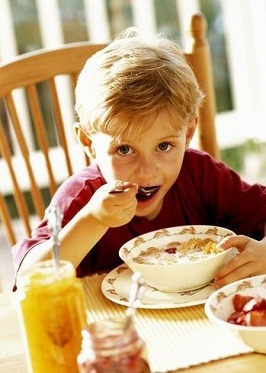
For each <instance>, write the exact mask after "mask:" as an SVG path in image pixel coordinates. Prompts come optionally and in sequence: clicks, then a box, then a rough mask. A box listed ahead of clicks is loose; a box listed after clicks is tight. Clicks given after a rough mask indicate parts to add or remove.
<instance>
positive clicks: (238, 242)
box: [217, 236, 250, 251]
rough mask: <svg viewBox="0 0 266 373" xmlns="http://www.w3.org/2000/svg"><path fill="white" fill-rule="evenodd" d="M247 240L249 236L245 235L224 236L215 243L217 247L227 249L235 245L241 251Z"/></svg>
mask: <svg viewBox="0 0 266 373" xmlns="http://www.w3.org/2000/svg"><path fill="white" fill-rule="evenodd" d="M249 241H250V238H248V237H246V236H230V237H225V238H224V239H223V240H222V241H221V242H219V243H218V244H217V248H218V249H223V250H227V249H230V248H231V247H236V248H237V249H238V250H239V251H242V250H243V249H244V247H245V245H246V244H247V243H248V242H249Z"/></svg>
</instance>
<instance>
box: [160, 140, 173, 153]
mask: <svg viewBox="0 0 266 373" xmlns="http://www.w3.org/2000/svg"><path fill="white" fill-rule="evenodd" d="M171 147H172V145H171V144H170V143H169V142H166V141H165V142H161V143H160V144H159V145H158V149H159V151H161V152H166V151H168V150H170V149H171Z"/></svg>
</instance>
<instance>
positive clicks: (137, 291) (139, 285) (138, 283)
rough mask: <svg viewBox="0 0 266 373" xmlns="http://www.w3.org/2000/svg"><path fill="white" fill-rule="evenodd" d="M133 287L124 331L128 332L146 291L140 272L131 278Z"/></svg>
mask: <svg viewBox="0 0 266 373" xmlns="http://www.w3.org/2000/svg"><path fill="white" fill-rule="evenodd" d="M131 281H132V282H131V287H130V293H129V301H128V303H129V306H128V308H127V310H126V321H125V326H124V331H126V330H127V329H128V327H129V325H130V324H131V322H132V319H133V316H134V314H135V312H136V308H137V306H138V304H139V301H140V300H139V299H140V297H141V295H142V294H143V291H144V290H145V281H144V278H143V277H142V276H141V274H140V273H139V272H135V273H134V274H133V275H132V277H131Z"/></svg>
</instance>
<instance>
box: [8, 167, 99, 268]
mask: <svg viewBox="0 0 266 373" xmlns="http://www.w3.org/2000/svg"><path fill="white" fill-rule="evenodd" d="M104 183H105V182H104V180H103V179H102V177H97V175H96V176H94V175H93V177H88V175H87V174H86V173H81V174H80V175H75V176H72V177H70V178H69V179H67V180H66V181H65V182H64V183H63V184H62V185H61V186H60V187H59V188H58V190H57V191H56V193H55V194H54V196H53V198H52V200H51V202H50V205H55V206H57V207H59V208H60V209H61V211H62V213H63V220H62V227H64V226H65V225H66V224H67V223H68V222H69V221H70V220H71V219H72V218H73V217H74V216H75V215H76V214H77V213H78V211H80V210H81V209H82V208H83V207H84V206H85V205H86V204H87V202H88V201H89V200H90V198H91V196H92V194H93V193H94V192H95V190H97V189H98V188H99V187H100V186H101V185H103V184H104ZM46 211H47V209H46ZM49 238H50V231H49V228H48V226H47V218H46V216H44V218H43V220H42V221H41V222H40V223H39V224H38V226H37V227H36V228H34V229H33V231H32V234H31V237H30V238H24V239H22V240H21V241H19V242H18V243H16V244H15V245H14V246H13V248H12V254H13V261H14V265H15V270H16V271H17V270H18V269H19V267H20V265H21V262H22V260H23V259H24V257H25V255H26V254H27V253H28V252H29V251H30V250H31V249H32V248H33V247H35V246H36V245H38V244H40V243H41V242H44V241H47V240H49Z"/></svg>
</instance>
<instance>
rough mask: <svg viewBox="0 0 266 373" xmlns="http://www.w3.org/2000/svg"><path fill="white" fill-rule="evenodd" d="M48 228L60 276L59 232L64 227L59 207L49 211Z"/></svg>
mask: <svg viewBox="0 0 266 373" xmlns="http://www.w3.org/2000/svg"><path fill="white" fill-rule="evenodd" d="M47 218H48V228H49V229H50V232H51V239H52V243H53V256H54V261H55V269H56V273H57V275H59V261H60V250H59V232H60V230H61V227H62V219H63V214H62V212H61V210H60V209H59V208H58V207H57V206H50V208H49V209H48V211H47Z"/></svg>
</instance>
